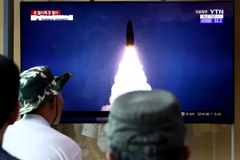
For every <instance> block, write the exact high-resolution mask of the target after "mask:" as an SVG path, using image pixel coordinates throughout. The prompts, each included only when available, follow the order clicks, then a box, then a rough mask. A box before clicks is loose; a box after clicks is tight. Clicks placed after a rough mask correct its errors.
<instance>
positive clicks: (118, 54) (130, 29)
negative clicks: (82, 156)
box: [20, 1, 234, 124]
mask: <svg viewBox="0 0 240 160" xmlns="http://www.w3.org/2000/svg"><path fill="white" fill-rule="evenodd" d="M20 16H21V70H22V71H24V70H26V69H28V68H31V67H34V66H39V65H47V66H49V67H50V68H51V70H52V72H53V73H54V75H56V76H57V75H61V74H63V73H65V72H69V71H73V76H72V78H71V79H70V80H69V82H68V83H67V84H66V85H65V87H64V88H63V90H62V93H63V97H64V100H65V105H64V108H63V114H62V119H61V122H79V123H80V122H86V123H87V122H91V123H93V122H96V123H97V122H102V121H99V117H102V118H104V117H107V115H108V114H109V112H108V110H107V111H106V110H105V111H102V106H104V105H106V104H109V103H110V102H109V100H110V101H111V100H113V99H114V98H116V97H117V96H119V95H121V94H123V93H124V92H125V93H127V92H130V91H134V90H150V89H163V90H168V91H170V92H172V93H173V94H174V95H176V97H177V98H178V100H179V101H180V103H181V107H182V113H181V114H182V116H184V120H185V122H186V123H224V124H231V123H234V68H233V66H234V64H233V60H234V2H212V1H211V2H181V3H180V2H21V15H20ZM120 64H121V65H120ZM113 86H115V87H113ZM110 97H111V98H110ZM96 117H98V118H96ZM100 119H101V118H100Z"/></svg>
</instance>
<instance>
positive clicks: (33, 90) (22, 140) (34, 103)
mask: <svg viewBox="0 0 240 160" xmlns="http://www.w3.org/2000/svg"><path fill="white" fill-rule="evenodd" d="M71 76H72V72H68V73H65V74H63V75H61V76H58V77H54V76H53V74H52V71H51V70H50V68H49V67H47V66H37V67H33V68H30V69H28V70H26V71H24V72H22V73H21V74H20V87H19V94H18V100H19V102H20V106H21V107H20V111H19V114H20V115H24V116H23V118H22V119H21V120H20V121H18V122H16V123H15V124H14V125H12V126H10V127H8V128H7V131H6V133H5V135H4V143H3V148H4V149H6V150H7V151H8V152H9V153H10V154H12V155H14V156H16V157H18V158H19V159H24V160H33V159H34V160H48V159H54V160H58V159H59V160H60V159H62V160H81V159H82V152H81V149H80V148H79V146H78V145H77V143H75V142H74V141H73V140H72V139H71V138H69V137H67V136H65V135H63V134H62V133H60V132H58V131H56V130H55V129H53V128H52V127H51V125H53V124H58V123H59V121H60V118H61V114H62V109H63V104H64V101H63V97H62V93H61V90H62V88H63V87H64V85H65V84H66V83H67V81H68V80H69V79H70V78H71Z"/></svg>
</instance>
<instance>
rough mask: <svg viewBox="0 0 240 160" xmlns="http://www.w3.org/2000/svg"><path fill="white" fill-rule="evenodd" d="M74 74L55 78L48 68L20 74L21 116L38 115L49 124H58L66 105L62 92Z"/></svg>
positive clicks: (43, 67)
mask: <svg viewBox="0 0 240 160" xmlns="http://www.w3.org/2000/svg"><path fill="white" fill-rule="evenodd" d="M71 76H72V72H68V73H65V74H63V75H61V76H58V77H54V76H53V74H52V72H51V70H50V68H48V67H47V66H37V67H33V68H30V69H28V70H26V71H24V72H22V73H21V74H20V88H19V96H18V98H19V101H20V105H21V108H20V112H19V113H20V115H22V114H27V113H30V114H38V115H41V116H42V117H44V118H45V119H46V120H47V121H48V122H49V124H58V123H59V121H60V118H61V115H62V109H63V105H64V101H63V97H62V93H61V90H62V88H63V87H64V85H65V84H66V83H67V81H68V80H69V79H70V78H71Z"/></svg>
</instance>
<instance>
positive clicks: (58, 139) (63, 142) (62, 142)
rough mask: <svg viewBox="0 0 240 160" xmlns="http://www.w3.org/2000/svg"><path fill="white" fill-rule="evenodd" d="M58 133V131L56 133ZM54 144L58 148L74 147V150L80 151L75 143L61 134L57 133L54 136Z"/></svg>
mask: <svg viewBox="0 0 240 160" xmlns="http://www.w3.org/2000/svg"><path fill="white" fill-rule="evenodd" d="M56 132H58V131H56ZM54 141H55V144H56V145H58V146H62V147H64V148H68V147H70V146H71V149H72V148H73V147H74V148H76V149H77V150H80V148H79V146H78V145H77V143H76V142H75V141H74V140H73V139H71V138H70V137H68V136H66V135H64V134H62V133H61V132H58V133H57V134H56V135H55V140H54Z"/></svg>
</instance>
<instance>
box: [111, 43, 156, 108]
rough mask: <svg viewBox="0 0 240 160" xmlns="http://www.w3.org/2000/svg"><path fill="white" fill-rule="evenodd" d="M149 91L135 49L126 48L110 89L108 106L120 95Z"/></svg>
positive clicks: (149, 88) (149, 87)
mask: <svg viewBox="0 0 240 160" xmlns="http://www.w3.org/2000/svg"><path fill="white" fill-rule="evenodd" d="M149 90H152V88H151V86H150V85H149V84H148V83H147V77H146V76H145V73H144V71H143V67H142V65H141V63H140V61H139V59H138V56H137V53H136V49H135V48H134V47H127V48H126V51H125V54H124V57H123V60H122V61H121V62H120V64H119V70H118V73H117V75H116V76H115V79H114V84H113V86H112V89H111V97H110V104H112V102H113V101H114V100H115V99H116V98H117V97H118V96H120V95H122V94H125V93H128V92H133V91H149Z"/></svg>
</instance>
